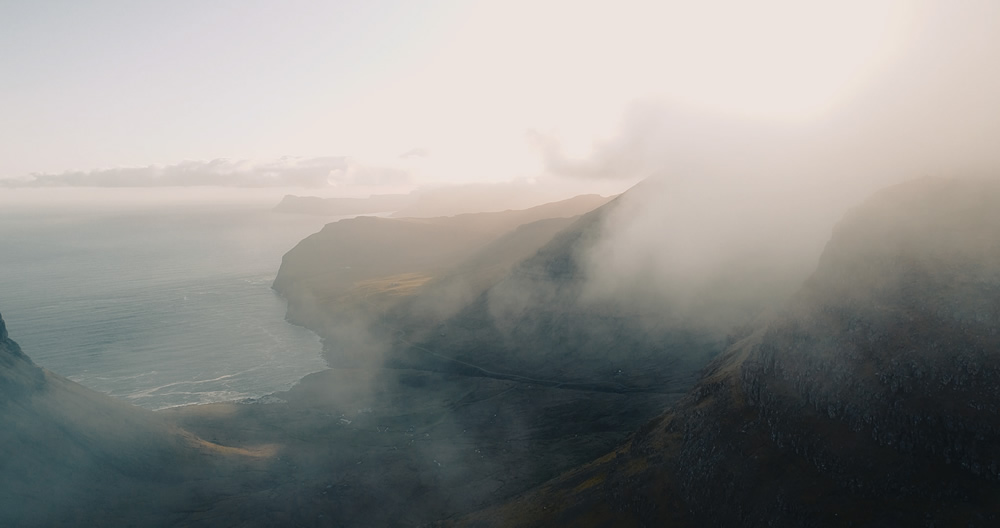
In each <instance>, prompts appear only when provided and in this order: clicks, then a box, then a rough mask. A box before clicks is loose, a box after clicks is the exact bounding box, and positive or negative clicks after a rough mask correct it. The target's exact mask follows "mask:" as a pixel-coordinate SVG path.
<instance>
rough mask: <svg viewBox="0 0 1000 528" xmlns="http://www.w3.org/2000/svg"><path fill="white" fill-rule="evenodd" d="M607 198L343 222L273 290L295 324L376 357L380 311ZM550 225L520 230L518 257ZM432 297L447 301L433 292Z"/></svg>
mask: <svg viewBox="0 0 1000 528" xmlns="http://www.w3.org/2000/svg"><path fill="white" fill-rule="evenodd" d="M608 200H609V198H604V197H600V196H596V195H585V196H578V197H575V198H571V199H569V200H564V201H561V202H554V203H550V204H545V205H541V206H538V207H533V208H531V209H525V210H519V211H503V212H499V213H477V214H464V215H458V216H453V217H438V218H401V219H397V218H370V217H361V218H355V219H350V220H342V221H339V222H335V223H331V224H327V225H326V226H325V227H324V228H323V229H322V230H321V231H320V232H319V233H315V234H313V235H311V236H309V237H307V238H306V239H305V240H303V241H301V242H300V243H299V244H298V245H297V246H295V248H293V249H292V250H291V251H289V252H288V253H287V254H286V255H285V256H284V258H283V259H282V263H281V268H280V270H279V271H278V276H277V277H276V278H275V281H274V289H275V290H276V291H278V292H279V293H280V294H281V295H282V296H284V297H285V298H286V299H287V300H288V314H287V317H288V319H289V320H290V321H292V322H294V323H297V324H301V325H303V326H306V327H308V328H310V329H312V330H314V331H316V332H317V333H318V334H320V335H321V336H323V337H324V338H326V339H327V343H328V344H330V345H331V346H336V347H338V348H339V349H346V350H350V351H352V353H357V354H361V355H365V354H367V355H369V356H373V357H376V358H378V357H379V356H378V354H377V353H369V352H368V351H367V350H366V349H370V348H376V349H377V348H378V347H380V346H381V342H382V341H383V340H384V337H385V336H379V335H377V334H378V332H376V331H373V330H372V329H371V326H372V325H373V324H374V323H375V321H376V320H377V318H379V317H380V316H381V313H382V312H384V311H385V310H387V309H389V308H390V307H392V306H393V305H394V304H396V303H398V302H400V301H401V300H403V299H405V298H406V297H407V296H409V295H412V294H413V293H415V292H416V291H417V290H418V289H419V288H420V287H421V286H423V285H424V284H426V283H428V282H429V281H432V280H434V279H440V280H439V281H438V283H440V284H442V285H448V286H447V287H449V288H451V287H454V286H455V285H456V284H458V283H461V282H462V281H455V280H452V279H451V276H452V275H454V274H453V273H451V269H452V268H455V267H456V266H460V264H461V263H462V262H464V261H466V260H467V259H475V258H476V255H477V253H478V252H480V251H484V250H485V249H486V248H487V246H489V245H490V244H491V243H492V242H494V241H496V240H497V239H499V238H500V237H502V236H504V235H505V234H512V232H513V231H514V230H515V228H517V227H518V226H522V225H526V224H530V223H534V222H538V221H541V220H549V219H561V218H570V217H574V216H578V215H580V214H582V213H585V212H587V211H590V210H592V209H594V208H595V207H598V206H599V205H601V204H603V203H605V202H607V201H608ZM547 225H548V228H539V227H538V226H536V228H535V229H533V230H524V231H522V232H521V235H524V238H523V239H522V242H520V243H517V244H514V246H517V247H525V246H524V245H525V244H527V247H528V249H527V250H525V249H520V250H518V251H521V252H524V251H531V250H533V249H535V248H536V247H537V244H541V243H542V242H544V237H545V236H546V234H551V233H553V232H554V231H555V230H557V229H553V228H558V227H561V226H559V224H558V223H549V224H547ZM531 233H536V235H532V234H531ZM539 233H541V234H542V236H541V237H539V236H537V234H539ZM532 241H534V242H532ZM533 244H535V245H533ZM512 254H515V253H512ZM516 254H518V255H519V254H521V253H516ZM505 258H506V257H505ZM503 262H505V261H503V260H502V259H501V261H499V262H493V263H486V264H488V265H493V264H497V263H501V264H502V263H503ZM508 265H509V264H508ZM500 269H503V266H501V268H500ZM456 273H458V274H461V275H464V276H465V277H467V278H468V277H473V276H477V277H479V278H477V279H476V280H474V281H473V283H470V284H479V283H480V282H482V280H483V277H486V280H491V279H489V277H490V276H492V275H491V274H490V273H489V272H487V273H486V274H485V275H483V274H481V273H478V272H473V273H470V272H469V270H468V269H466V270H464V271H463V270H461V269H460V270H459V271H457V272H456ZM436 284H437V283H436ZM476 287H477V288H478V287H479V286H476ZM484 287H485V286H484ZM477 293H478V292H477ZM462 295H467V294H462ZM460 297H461V296H460ZM427 298H428V299H431V298H434V299H436V300H438V301H441V300H442V299H443V297H442V296H437V297H435V295H434V294H432V295H431V296H429V297H427ZM461 298H464V297H461ZM382 333H383V334H384V333H385V332H382Z"/></svg>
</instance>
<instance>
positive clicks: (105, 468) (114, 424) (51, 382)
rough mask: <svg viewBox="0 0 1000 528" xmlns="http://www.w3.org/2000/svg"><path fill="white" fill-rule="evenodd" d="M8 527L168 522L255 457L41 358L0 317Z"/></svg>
mask: <svg viewBox="0 0 1000 528" xmlns="http://www.w3.org/2000/svg"><path fill="white" fill-rule="evenodd" d="M0 423H2V424H3V427H2V428H0V451H2V452H3V453H4V456H3V457H0V526H59V525H62V526H70V525H75V526H82V525H87V526H135V525H139V524H142V525H146V526H163V525H174V524H176V523H177V522H179V521H180V520H181V519H183V518H184V515H185V514H184V511H185V510H186V509H188V508H198V507H203V506H204V505H205V504H206V503H211V502H212V501H214V500H218V498H219V497H220V496H228V495H232V494H233V489H232V488H231V484H227V483H225V481H224V479H219V478H217V475H223V474H232V473H234V472H235V469H234V468H240V467H244V468H245V467H247V466H248V465H249V464H247V461H248V460H252V459H253V458H254V456H253V454H252V453H250V452H248V451H246V450H241V449H232V448H225V447H223V446H219V445H215V444H212V443H210V442H206V441H204V440H202V439H201V438H198V437H197V436H195V435H194V434H192V433H190V432H188V431H186V430H183V429H180V428H178V427H177V426H175V425H173V424H172V423H170V422H168V421H166V420H164V419H163V417H162V416H161V415H158V414H156V413H153V412H151V411H147V410H144V409H140V408H138V407H134V406H131V405H128V404H126V403H123V402H120V401H118V400H114V399H112V398H109V397H107V396H105V395H103V394H100V393H97V392H94V391H91V390H89V389H87V388H85V387H82V386H80V385H78V384H76V383H74V382H72V381H70V380H68V379H66V378H63V377H61V376H59V375H56V374H53V373H52V372H49V371H47V370H45V369H42V368H40V367H38V366H37V365H35V364H34V363H33V362H32V361H31V359H30V358H28V356H26V355H25V354H24V353H23V352H22V351H21V348H20V347H19V346H18V345H17V343H16V342H14V341H13V340H11V339H10V338H9V336H8V334H7V329H6V325H5V323H4V322H3V319H2V318H0Z"/></svg>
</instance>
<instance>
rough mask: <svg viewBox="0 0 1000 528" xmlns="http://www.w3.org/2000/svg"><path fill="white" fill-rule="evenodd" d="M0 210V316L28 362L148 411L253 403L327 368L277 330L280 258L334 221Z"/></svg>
mask: <svg viewBox="0 0 1000 528" xmlns="http://www.w3.org/2000/svg"><path fill="white" fill-rule="evenodd" d="M5 209H6V210H0V314H3V317H4V319H5V320H6V322H7V328H8V330H9V331H10V335H11V338H13V339H14V340H16V341H17V342H18V343H20V345H21V347H22V348H23V349H24V351H25V353H27V354H28V355H29V356H31V358H32V359H33V360H34V361H35V363H37V364H39V365H41V366H43V367H45V368H48V369H49V370H52V371H53V372H56V373H58V374H61V375H63V376H66V377H68V378H69V379H71V380H73V381H76V382H78V383H81V384H83V385H85V386H87V387H89V388H92V389H95V390H98V391H101V392H105V393H107V394H110V395H111V396H114V397H116V398H121V399H123V400H126V401H128V402H131V403H133V404H136V405H139V406H142V407H146V408H149V409H161V408H165V407H172V406H177V405H185V404H193V403H208V402H216V401H225V400H238V399H244V398H256V397H260V396H263V395H266V394H269V393H271V392H275V391H279V390H285V389H288V388H289V387H291V386H292V385H293V384H294V383H295V382H296V381H297V380H299V379H300V378H301V377H302V376H304V375H306V374H309V373H311V372H316V371H318V370H322V369H323V368H325V364H324V362H323V360H322V359H321V357H320V352H321V346H320V342H319V338H318V337H317V336H316V335H314V334H313V333H311V332H309V331H308V330H305V329H303V328H300V327H296V326H292V325H290V324H288V323H286V322H285V320H284V314H285V302H284V300H282V299H281V298H280V297H279V296H278V295H277V294H276V293H274V291H272V290H271V282H272V281H273V280H274V277H275V275H276V273H277V271H278V267H279V266H280V264H281V257H282V255H283V254H284V253H285V252H286V251H288V250H289V249H291V248H292V247H294V246H295V244H296V243H298V241H299V240H301V239H303V238H305V237H306V236H308V235H309V234H311V233H314V232H316V231H318V230H319V229H320V228H321V227H322V226H323V224H324V223H327V222H331V221H333V220H335V219H333V218H329V217H327V218H322V217H315V216H305V215H286V214H277V213H272V212H270V210H269V208H268V207H266V206H250V205H227V206H221V207H220V206H206V205H187V206H181V205H175V206H172V207H165V206H160V207H151V208H145V209H141V210H140V209H136V208H133V209H132V210H118V211H108V210H106V209H96V208H95V209H91V210H87V209H78V210H72V211H68V210H64V209H54V208H53V209H46V208H11V207H7V208H5Z"/></svg>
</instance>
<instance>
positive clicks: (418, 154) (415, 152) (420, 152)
mask: <svg viewBox="0 0 1000 528" xmlns="http://www.w3.org/2000/svg"><path fill="white" fill-rule="evenodd" d="M428 155H430V151H429V150H427V149H425V148H414V149H410V150H407V151H406V152H404V153H402V154H400V155H399V159H410V158H426V157H427V156H428Z"/></svg>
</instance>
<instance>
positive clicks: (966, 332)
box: [455, 179, 1000, 526]
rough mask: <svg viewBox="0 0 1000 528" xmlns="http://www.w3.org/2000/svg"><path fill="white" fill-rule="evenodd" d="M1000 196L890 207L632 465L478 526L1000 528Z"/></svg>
mask: <svg viewBox="0 0 1000 528" xmlns="http://www.w3.org/2000/svg"><path fill="white" fill-rule="evenodd" d="M998 412H1000V185H998V184H997V183H993V182H981V181H962V180H938V179H928V180H920V181H916V182H911V183H908V184H903V185H900V186H896V187H892V188H889V189H885V190H883V191H881V192H879V193H877V194H876V195H875V196H873V197H872V198H871V199H869V200H868V201H866V202H865V203H864V204H862V205H861V206H860V207H858V208H856V209H854V210H852V211H851V212H849V213H848V214H847V215H846V216H845V217H844V219H843V220H842V221H841V222H840V223H839V224H838V226H837V227H836V229H835V231H834V233H833V236H832V238H831V239H830V241H829V243H828V244H827V246H826V248H825V250H824V253H823V255H822V257H821V259H820V262H819V264H818V266H817V268H816V270H815V272H814V273H813V275H812V276H811V277H810V278H809V279H808V280H807V281H806V283H805V284H804V285H803V286H802V288H801V289H800V291H799V292H798V293H797V294H796V295H795V296H794V297H793V298H792V299H791V300H790V301H789V302H788V304H787V306H786V307H785V309H783V310H782V311H781V312H779V313H778V314H777V315H775V316H774V317H773V318H770V319H769V320H767V321H766V322H764V323H760V324H758V325H757V327H756V328H755V329H752V330H749V331H747V332H745V333H744V334H743V335H742V338H741V339H739V341H737V342H736V343H734V344H733V345H732V346H730V347H729V348H728V349H727V350H726V352H725V353H724V354H723V355H721V356H720V357H719V358H717V359H716V360H715V361H714V362H713V363H712V364H711V365H710V366H709V367H708V369H707V370H706V372H705V374H704V375H703V377H702V378H701V380H700V381H699V382H698V384H697V385H696V386H695V387H694V388H693V389H692V390H691V391H690V392H689V393H688V395H687V396H686V397H685V398H684V399H683V400H681V402H679V403H678V404H677V405H675V406H674V407H672V408H671V409H669V410H668V411H667V412H666V413H665V414H663V415H661V416H659V417H658V418H656V419H654V420H652V421H651V422H649V423H647V424H646V425H645V426H643V427H641V428H640V429H639V430H638V431H637V432H636V433H635V434H633V435H632V437H631V438H630V439H629V440H628V441H627V442H626V443H624V444H623V445H622V446H620V447H619V448H618V449H616V450H614V451H612V452H610V453H608V454H607V455H605V456H604V457H601V458H599V459H597V460H595V461H593V462H591V463H590V464H587V465H584V466H581V467H579V468H577V469H575V470H573V471H571V472H568V473H566V474H564V475H562V476H560V477H559V478H557V479H554V480H552V481H549V482H547V483H545V484H543V485H542V486H540V487H538V488H536V489H535V490H533V491H531V492H529V493H526V494H524V495H522V496H520V497H519V498H517V499H515V500H513V501H509V502H508V503H506V504H503V505H500V506H497V507H495V508H492V509H488V510H484V511H482V512H480V513H479V514H475V515H472V516H469V517H466V518H464V519H462V520H461V521H459V522H457V523H455V524H458V525H465V526H499V525H519V526H554V525H574V526H993V525H995V524H996V523H997V520H998V518H1000V506H998V505H1000V501H998V500H997V499H998V497H1000V466H998V460H1000V426H998V424H1000V421H998V416H997V415H998Z"/></svg>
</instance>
